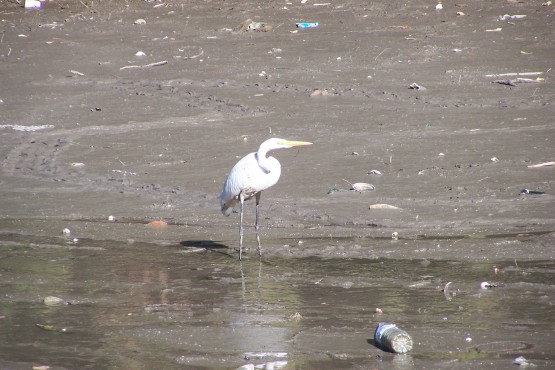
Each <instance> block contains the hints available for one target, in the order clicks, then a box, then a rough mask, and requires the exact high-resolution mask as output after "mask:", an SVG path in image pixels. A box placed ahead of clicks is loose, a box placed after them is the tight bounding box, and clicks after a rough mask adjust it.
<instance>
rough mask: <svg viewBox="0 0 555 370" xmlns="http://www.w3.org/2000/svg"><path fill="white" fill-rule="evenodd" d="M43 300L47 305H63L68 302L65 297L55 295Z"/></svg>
mask: <svg viewBox="0 0 555 370" xmlns="http://www.w3.org/2000/svg"><path fill="white" fill-rule="evenodd" d="M42 302H43V303H44V304H45V305H47V306H63V305H67V304H68V303H67V302H66V301H64V300H63V299H61V298H58V297H54V296H48V297H45V298H44V299H43V300H42Z"/></svg>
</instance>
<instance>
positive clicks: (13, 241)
mask: <svg viewBox="0 0 555 370" xmlns="http://www.w3.org/2000/svg"><path fill="white" fill-rule="evenodd" d="M379 244H380V243H376V247H379ZM0 248H1V253H2V256H3V258H2V259H1V260H0V268H1V270H2V292H3V294H2V297H1V300H0V310H1V312H2V320H1V322H0V324H1V325H2V327H3V329H2V333H3V334H2V338H3V339H2V341H1V344H0V353H1V358H2V360H1V361H2V362H1V363H2V367H3V368H6V369H20V368H30V366H31V364H32V365H48V366H50V368H52V369H76V368H81V369H82V368H95V369H97V368H105V369H116V368H117V369H121V368H126V369H131V368H142V369H147V368H154V367H158V368H167V369H171V368H175V369H178V368H187V369H235V368H238V367H240V366H243V365H246V364H253V365H257V366H259V365H264V364H266V365H265V366H276V368H282V367H280V366H284V365H285V366H284V367H283V368H285V369H315V368H318V369H353V368H354V369H357V368H358V369H368V368H379V369H381V368H384V369H387V368H403V369H406V368H408V369H420V368H452V369H470V368H496V369H502V368H511V367H513V366H515V367H516V366H517V365H514V364H513V361H514V360H515V359H516V358H518V357H520V356H523V357H524V358H525V359H526V360H527V362H528V363H530V364H534V365H535V368H542V369H547V368H552V367H553V364H554V361H555V352H554V350H553V340H554V338H553V333H554V330H553V329H554V327H553V320H552V319H553V311H554V309H553V300H554V298H555V286H554V284H553V281H554V271H555V263H554V262H553V261H552V260H536V261H524V262H514V261H513V262H511V261H496V260H488V261H460V260H442V259H435V260H429V259H407V258H375V259H321V258H316V257H305V258H282V257H269V258H265V259H263V260H262V261H261V262H260V261H259V260H258V258H256V257H254V256H250V257H248V258H246V260H244V261H243V262H242V263H239V262H238V261H237V259H236V255H234V254H229V251H228V250H227V249H226V248H217V247H216V246H214V247H213V248H211V249H208V250H204V251H199V250H197V249H192V248H184V247H183V246H182V245H173V246H170V245H166V246H161V245H156V244H147V243H134V244H121V243H114V242H106V241H94V240H81V241H80V242H79V243H75V242H73V241H72V240H67V241H64V240H62V239H61V238H51V239H48V238H29V237H21V236H20V235H6V234H4V235H2V243H1V247H0ZM482 282H488V283H489V285H488V287H482V286H481V283H482ZM50 296H54V297H58V298H60V299H61V303H59V304H58V305H49V304H45V302H44V301H43V300H44V299H45V298H46V297H50ZM378 308H379V309H380V310H381V313H378V312H377V311H379V310H377V309H378ZM379 322H395V323H396V324H397V325H398V326H399V327H402V328H404V329H406V330H407V331H408V332H409V333H410V335H411V336H412V338H413V340H414V349H413V351H411V352H409V353H408V354H404V355H400V354H391V353H387V352H384V351H382V350H381V349H378V348H376V347H375V346H374V343H373V332H374V329H375V326H376V325H377V324H378V323H379ZM531 366H532V365H531Z"/></svg>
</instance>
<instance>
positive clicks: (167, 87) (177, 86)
mask: <svg viewBox="0 0 555 370" xmlns="http://www.w3.org/2000/svg"><path fill="white" fill-rule="evenodd" d="M201 83H202V82H197V83H194V84H193V83H191V82H189V81H178V80H173V81H170V82H168V83H156V82H150V81H119V82H117V83H115V84H114V85H112V86H111V88H112V89H117V90H125V91H129V92H131V93H134V94H135V95H139V96H152V97H154V96H162V97H164V98H168V99H172V100H178V101H179V102H180V104H183V105H184V106H187V107H190V108H200V109H207V110H213V111H216V112H224V113H236V114H253V113H265V111H264V110H263V109H262V108H260V107H249V106H248V105H245V104H240V103H235V102H233V101H232V100H231V99H224V98H220V97H218V96H216V95H214V94H202V93H201V92H200V90H201V89H202V88H206V87H209V88H210V87H222V86H225V84H224V85H220V84H216V85H215V84H214V83H211V82H209V83H202V84H203V85H202V84H201ZM195 88H197V90H195Z"/></svg>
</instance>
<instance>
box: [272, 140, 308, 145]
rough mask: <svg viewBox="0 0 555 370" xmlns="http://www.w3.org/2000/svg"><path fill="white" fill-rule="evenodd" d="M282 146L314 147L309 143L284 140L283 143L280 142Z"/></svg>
mask: <svg viewBox="0 0 555 370" xmlns="http://www.w3.org/2000/svg"><path fill="white" fill-rule="evenodd" d="M280 144H281V145H287V146H301V145H312V143H311V142H308V141H294V140H283V141H282V142H280Z"/></svg>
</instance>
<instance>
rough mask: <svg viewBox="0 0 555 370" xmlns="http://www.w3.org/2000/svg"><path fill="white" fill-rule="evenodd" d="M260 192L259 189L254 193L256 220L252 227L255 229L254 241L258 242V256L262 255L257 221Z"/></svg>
mask: <svg viewBox="0 0 555 370" xmlns="http://www.w3.org/2000/svg"><path fill="white" fill-rule="evenodd" d="M261 194H262V192H261V191H259V192H258V193H256V222H255V224H254V229H255V230H256V242H257V243H258V257H262V251H261V250H260V224H259V223H258V215H259V208H260V195H261Z"/></svg>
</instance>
